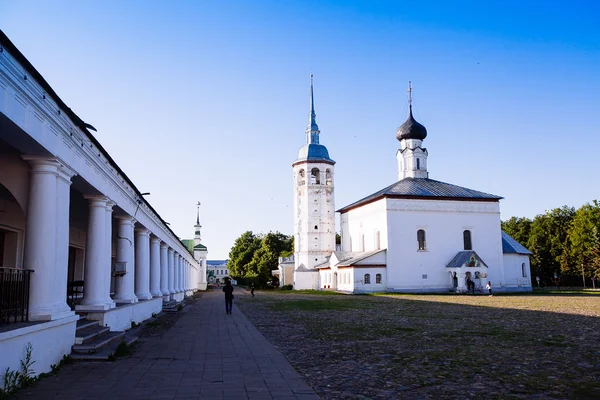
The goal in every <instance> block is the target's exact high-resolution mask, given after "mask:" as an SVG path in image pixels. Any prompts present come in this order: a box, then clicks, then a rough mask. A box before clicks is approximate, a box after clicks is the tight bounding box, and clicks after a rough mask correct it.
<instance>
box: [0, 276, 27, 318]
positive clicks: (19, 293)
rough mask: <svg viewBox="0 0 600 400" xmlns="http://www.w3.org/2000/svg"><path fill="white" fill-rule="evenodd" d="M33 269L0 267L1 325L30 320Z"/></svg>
mask: <svg viewBox="0 0 600 400" xmlns="http://www.w3.org/2000/svg"><path fill="white" fill-rule="evenodd" d="M32 272H34V271H33V270H31V269H20V268H9V267H0V325H4V324H10V323H16V322H27V321H29V286H30V283H31V273H32Z"/></svg>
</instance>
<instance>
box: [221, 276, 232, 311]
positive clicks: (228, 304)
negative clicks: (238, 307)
mask: <svg viewBox="0 0 600 400" xmlns="http://www.w3.org/2000/svg"><path fill="white" fill-rule="evenodd" d="M223 293H225V312H226V313H227V314H231V308H232V307H233V285H231V281H230V280H229V279H228V280H226V281H225V286H223Z"/></svg>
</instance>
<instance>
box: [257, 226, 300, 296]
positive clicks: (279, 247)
mask: <svg viewBox="0 0 600 400" xmlns="http://www.w3.org/2000/svg"><path fill="white" fill-rule="evenodd" d="M293 248H294V244H293V237H291V236H287V235H284V234H282V233H280V232H275V233H273V232H269V233H267V234H266V235H265V236H264V237H263V238H262V242H261V246H260V248H259V249H258V250H257V251H256V252H255V253H254V257H253V258H252V261H251V262H250V265H249V268H248V275H247V277H248V278H254V279H256V281H257V283H258V284H261V285H263V284H265V283H267V282H268V281H270V280H271V271H272V270H274V269H277V266H278V265H279V257H282V256H285V255H286V254H289V253H290V252H292V251H293Z"/></svg>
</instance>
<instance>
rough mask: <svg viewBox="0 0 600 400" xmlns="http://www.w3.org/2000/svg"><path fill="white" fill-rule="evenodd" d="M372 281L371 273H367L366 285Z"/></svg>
mask: <svg viewBox="0 0 600 400" xmlns="http://www.w3.org/2000/svg"><path fill="white" fill-rule="evenodd" d="M370 283H371V275H370V274H365V285H369V284H370Z"/></svg>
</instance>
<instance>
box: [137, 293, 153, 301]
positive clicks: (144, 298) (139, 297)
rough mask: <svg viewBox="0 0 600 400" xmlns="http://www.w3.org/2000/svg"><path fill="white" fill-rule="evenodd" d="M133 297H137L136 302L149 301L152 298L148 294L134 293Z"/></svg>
mask: <svg viewBox="0 0 600 400" xmlns="http://www.w3.org/2000/svg"><path fill="white" fill-rule="evenodd" d="M135 297H137V298H138V300H150V299H151V298H152V295H151V294H150V292H147V293H140V294H137V293H136V294H135Z"/></svg>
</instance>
